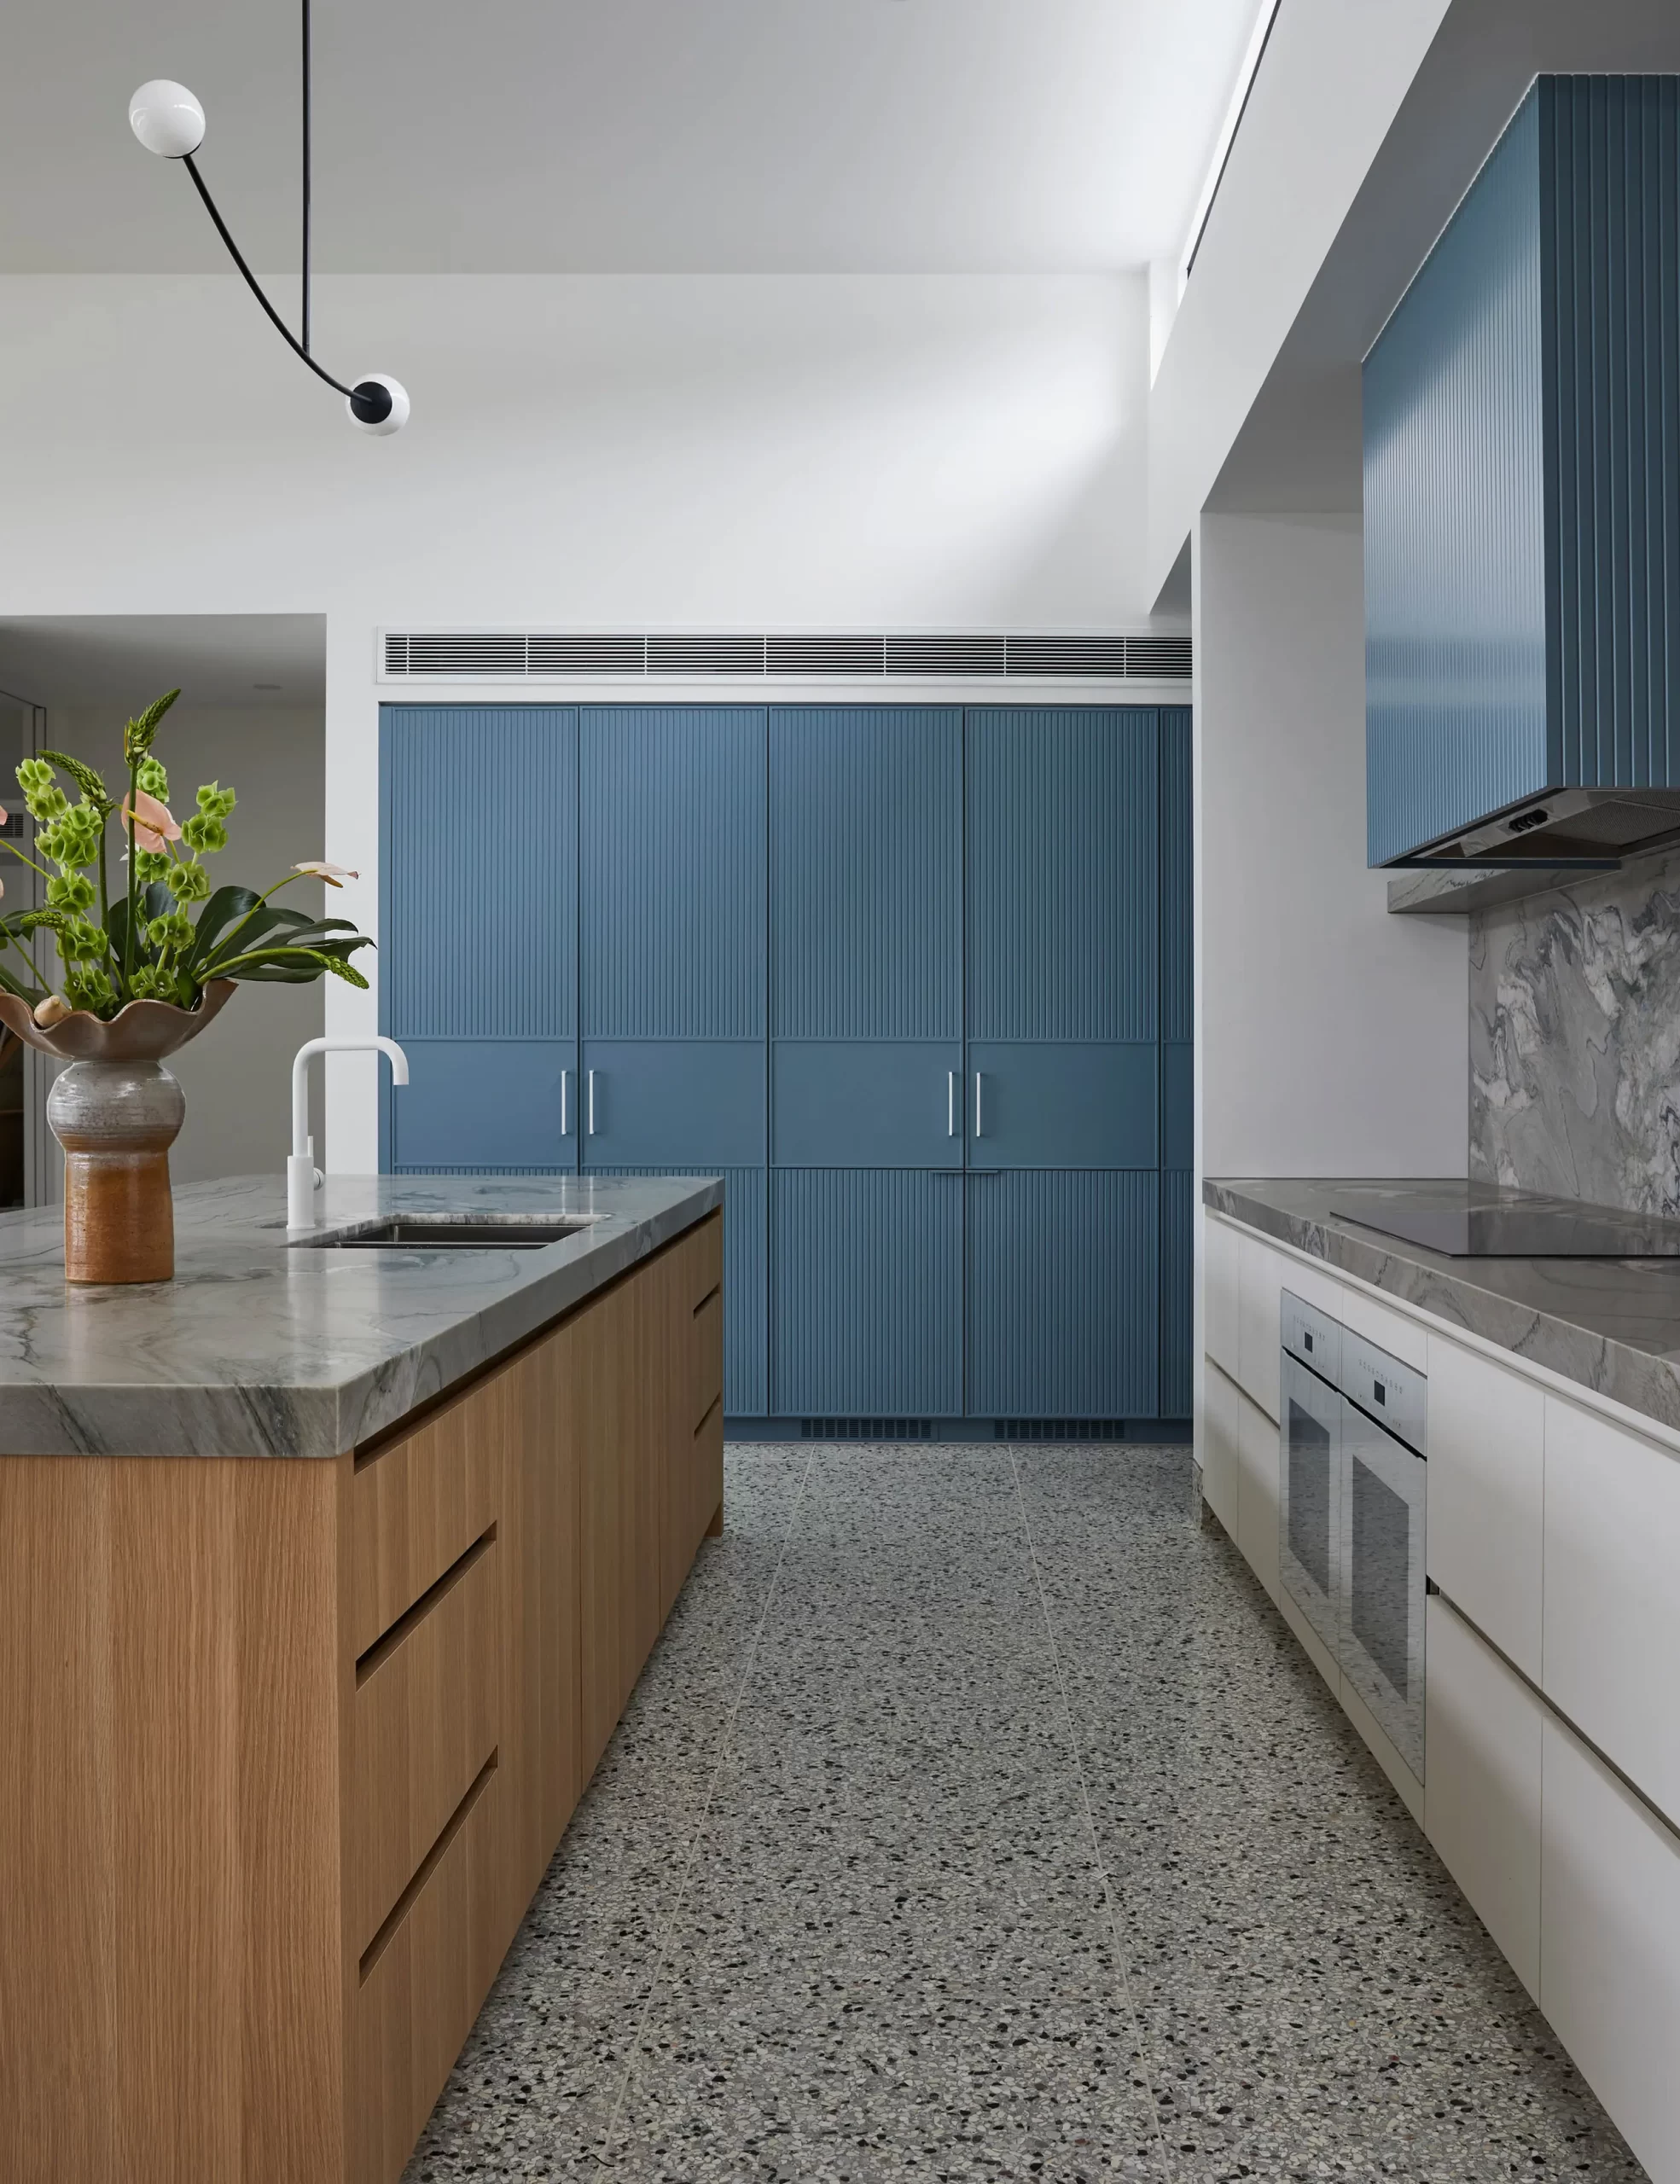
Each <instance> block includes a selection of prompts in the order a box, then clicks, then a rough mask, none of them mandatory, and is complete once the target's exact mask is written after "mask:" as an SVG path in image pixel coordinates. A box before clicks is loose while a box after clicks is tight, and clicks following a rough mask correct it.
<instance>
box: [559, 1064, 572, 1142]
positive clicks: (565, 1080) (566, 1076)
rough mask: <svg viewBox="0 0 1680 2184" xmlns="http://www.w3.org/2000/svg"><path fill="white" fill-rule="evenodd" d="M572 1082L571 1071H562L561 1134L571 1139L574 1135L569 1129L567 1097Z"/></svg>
mask: <svg viewBox="0 0 1680 2184" xmlns="http://www.w3.org/2000/svg"><path fill="white" fill-rule="evenodd" d="M571 1082H572V1072H571V1071H570V1070H569V1069H563V1070H561V1072H560V1134H561V1136H562V1137H570V1136H571V1135H572V1133H571V1131H570V1130H569V1129H567V1112H566V1095H567V1090H568V1089H570V1086H571Z"/></svg>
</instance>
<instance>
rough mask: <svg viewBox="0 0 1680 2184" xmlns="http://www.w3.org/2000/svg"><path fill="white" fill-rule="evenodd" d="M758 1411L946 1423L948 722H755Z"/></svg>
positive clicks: (957, 1330)
mask: <svg viewBox="0 0 1680 2184" xmlns="http://www.w3.org/2000/svg"><path fill="white" fill-rule="evenodd" d="M770 950H771V954H770V1085H771V1115H770V1147H771V1162H772V1173H771V1269H772V1274H771V1308H772V1309H771V1377H770V1394H771V1405H772V1409H774V1410H775V1411H776V1413H777V1414H781V1415H789V1416H797V1415H812V1414H816V1415H824V1416H827V1415H846V1416H861V1417H891V1416H917V1417H921V1416H951V1415H955V1414H957V1413H958V1412H959V1411H960V1409H961V1406H962V1180H961V1178H962V1158H963V1146H964V1113H965V1105H964V1100H963V1096H962V713H961V712H960V711H959V710H958V709H956V708H955V707H945V706H779V707H776V708H775V709H774V710H773V711H772V712H771V716H770Z"/></svg>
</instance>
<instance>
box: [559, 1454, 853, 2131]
mask: <svg viewBox="0 0 1680 2184" xmlns="http://www.w3.org/2000/svg"><path fill="white" fill-rule="evenodd" d="M784 1445H785V1444H784ZM816 1461H817V1446H816V1443H812V1444H811V1448H810V1449H809V1450H808V1451H807V1453H806V1456H805V1469H804V1470H803V1471H802V1472H800V1474H799V1490H798V1492H797V1493H796V1494H795V1495H794V1496H793V1507H792V1508H791V1509H790V1510H789V1511H788V1523H787V1525H786V1528H785V1529H784V1531H783V1532H782V1543H781V1545H780V1547H779V1548H777V1550H776V1567H775V1569H774V1570H772V1571H771V1572H770V1583H769V1584H768V1585H766V1586H765V1588H764V1606H762V1607H761V1608H760V1609H759V1620H758V1622H757V1623H755V1624H754V1625H753V1637H752V1641H751V1643H750V1644H749V1645H748V1647H747V1658H746V1660H745V1662H744V1663H743V1664H742V1665H741V1682H739V1684H738V1685H737V1686H736V1687H735V1697H734V1699H733V1700H732V1701H731V1702H730V1712H729V1719H728V1720H727V1721H726V1722H724V1731H723V1734H722V1735H721V1736H720V1737H719V1738H718V1751H717V1755H716V1757H714V1759H713V1761H712V1772H711V1775H710V1776H709V1777H708V1779H707V1781H706V1796H705V1798H704V1799H703V1800H702V1801H701V1804H700V1816H699V1818H698V1819H697V1820H696V1821H695V1827H694V1833H693V1834H692V1835H691V1836H690V1837H689V1849H688V1855H687V1856H686V1857H685V1858H684V1860H683V1874H682V1879H680V1881H679V1882H678V1883H677V1896H676V1900H675V1902H673V1903H672V1904H671V1910H670V1913H669V1915H668V1916H667V1918H666V1921H665V1925H664V1927H663V1929H662V1930H661V1931H660V1945H659V1954H658V1955H657V1956H656V1957H655V1958H654V1976H653V1978H651V1979H650V1980H649V1981H648V1994H647V1999H646V2001H644V2002H643V2003H642V2013H641V2016H640V2017H639V2018H637V2024H636V2030H635V2033H634V2034H633V2036H631V2042H630V2047H629V2053H628V2056H627V2059H626V2061H625V2074H624V2079H623V2082H622V2083H621V2084H620V2085H619V2090H618V2094H617V2097H616V2098H615V2099H614V2100H613V2112H612V2114H611V2116H610V2117H608V2118H607V2131H606V2135H605V2137H604V2139H603V2140H602V2151H601V2154H600V2156H599V2160H600V2165H601V2167H602V2169H606V2168H607V2167H609V2166H610V2164H611V2163H612V2158H613V2139H614V2137H615V2136H616V2135H617V2132H618V2129H619V2117H620V2116H621V2115H622V2114H623V2112H624V2106H625V2100H627V2099H628V2098H629V2095H630V2085H631V2079H632V2078H633V2077H635V2075H636V2064H637V2056H638V2055H639V2054H640V2053H641V2051H642V2040H643V2038H644V2037H645V2036H646V2034H647V2030H648V2021H649V2020H650V2018H652V2016H653V2013H654V1998H655V1997H656V1996H657V1995H658V1994H659V1991H660V1983H661V1981H662V1980H663V1978H664V1977H665V1968H666V1959H667V1957H668V1956H669V1954H670V1942H671V1930H672V1928H673V1927H674V1926H675V1925H676V1923H677V1919H678V1917H679V1916H680V1914H681V1913H682V1909H683V1904H684V1903H685V1902H687V1900H688V1894H689V1881H690V1879H692V1878H693V1875H694V1870H695V1860H696V1858H697V1857H698V1856H699V1853H700V1838H702V1837H703V1836H704V1834H705V1833H706V1821H707V1819H708V1818H709V1817H710V1815H711V1811H712V1795H713V1793H714V1792H715V1791H716V1789H717V1786H718V1778H719V1776H720V1775H722V1774H723V1771H724V1760H725V1759H726V1758H727V1757H728V1756H729V1751H730V1745H732V1744H733V1742H734V1741H735V1722H736V1720H737V1718H738V1716H739V1715H740V1713H741V1701H742V1700H743V1699H745V1698H746V1696H747V1685H748V1684H749V1683H751V1682H752V1681H753V1668H754V1665H755V1664H756V1662H757V1660H758V1656H759V1640H760V1639H761V1638H762V1637H763V1636H764V1625H765V1623H768V1622H769V1620H770V1606H771V1603H772V1602H773V1601H774V1600H775V1598H776V1589H777V1587H778V1586H779V1585H780V1583H781V1582H782V1564H783V1563H784V1562H785V1561H786V1560H787V1559H788V1541H789V1540H790V1539H791V1538H792V1537H793V1527H794V1525H795V1524H796V1523H797V1522H798V1521H799V1510H800V1507H802V1505H803V1503H804V1502H805V1488H806V1486H807V1485H808V1484H810V1481H811V1468H812V1466H813V1465H814V1464H815V1463H816ZM614 1734H617V1733H616V1731H615V1732H614Z"/></svg>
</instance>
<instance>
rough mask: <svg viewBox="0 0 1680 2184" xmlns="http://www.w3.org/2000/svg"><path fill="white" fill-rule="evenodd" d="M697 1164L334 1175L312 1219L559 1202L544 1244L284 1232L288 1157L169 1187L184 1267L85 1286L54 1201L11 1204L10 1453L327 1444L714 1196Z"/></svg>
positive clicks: (2, 1220)
mask: <svg viewBox="0 0 1680 2184" xmlns="http://www.w3.org/2000/svg"><path fill="white" fill-rule="evenodd" d="M723 1200H724V1186H723V1184H722V1182H720V1181H718V1179H717V1178H715V1177H706V1176H596V1177H591V1176H328V1179H327V1182H326V1183H325V1185H324V1186H323V1188H322V1189H321V1190H320V1191H318V1192H317V1194H316V1201H317V1209H318V1215H319V1220H318V1225H319V1226H320V1227H321V1228H323V1229H339V1228H349V1227H352V1226H354V1225H355V1224H357V1223H361V1222H364V1221H367V1220H369V1219H371V1218H374V1217H378V1216H380V1215H382V1214H389V1213H409V1214H415V1215H419V1216H422V1217H424V1216H437V1215H439V1214H462V1213H484V1214H491V1215H496V1214H504V1215H505V1214H510V1213H518V1214H525V1215H543V1214H555V1215H557V1214H568V1215H574V1216H585V1215H586V1216H590V1217H593V1221H592V1225H591V1226H590V1228H588V1229H580V1230H579V1231H578V1233H577V1234H575V1235H573V1236H570V1237H567V1238H566V1239H565V1240H563V1241H561V1242H559V1243H555V1244H551V1245H547V1246H543V1247H542V1248H540V1249H538V1250H534V1251H527V1250H518V1251H514V1250H509V1251H497V1250H490V1251H484V1250H472V1251H458V1250H457V1251H427V1250H423V1249H410V1248H407V1247H404V1248H401V1249H396V1250H388V1251H378V1252H369V1251H343V1252H334V1251H323V1250H312V1249H305V1248H300V1247H294V1246H288V1242H287V1234H286V1188H285V1182H284V1180H283V1178H282V1177H281V1176H241V1177H240V1178H238V1179H236V1180H234V1181H230V1182H216V1183H199V1184H193V1185H189V1186H187V1187H186V1188H182V1189H179V1190H177V1192H176V1194H175V1235H176V1253H175V1266H176V1275H175V1280H174V1281H170V1282H156V1283H149V1284H144V1285H137V1286H135V1287H101V1288H75V1287H70V1286H69V1285H68V1284H67V1282H66V1281H65V1279H64V1238H63V1230H62V1225H61V1215H60V1213H59V1211H58V1209H57V1208H56V1207H48V1208H43V1209H41V1210H39V1211H30V1212H24V1213H10V1214H3V1215H0V1455H141V1456H209V1455H214V1456H336V1455H341V1454H343V1453H344V1452H345V1451H346V1450H347V1449H353V1448H355V1447H356V1446H357V1445H358V1443H362V1442H364V1441H367V1440H369V1439H371V1438H373V1436H374V1435H375V1434H377V1433H380V1432H383V1431H384V1430H385V1429H386V1428H387V1427H388V1426H393V1425H396V1424H397V1423H398V1421H399V1420H402V1419H404V1418H405V1417H406V1416H407V1415H408V1414H409V1413H410V1411H412V1410H415V1409H417V1408H418V1407H420V1406H421V1404H423V1403H427V1402H429V1401H430V1400H431V1399H432V1397H434V1396H436V1395H438V1394H439V1393H440V1392H441V1391H443V1390H445V1389H446V1388H449V1387H451V1386H452V1385H455V1384H456V1383H457V1382H460V1381H464V1380H468V1378H470V1377H471V1375H472V1374H474V1373H475V1372H477V1371H479V1370H480V1368H483V1367H484V1366H485V1365H487V1364H489V1363H490V1362H491V1360H493V1359H494V1358H497V1357H498V1356H502V1355H503V1353H504V1352H506V1351H508V1350H511V1349H514V1347H516V1346H517V1345H519V1344H520V1343H521V1342H523V1341H525V1340H526V1339H528V1338H529V1337H531V1336H532V1335H533V1334H535V1333H538V1330H539V1329H541V1328H542V1327H545V1326H547V1325H548V1324H549V1322H550V1321H554V1320H555V1319H558V1318H559V1317H560V1316H561V1314H562V1313H564V1312H567V1311H569V1310H572V1309H573V1306H575V1305H577V1304H581V1303H582V1302H583V1301H584V1299H585V1298H588V1297H589V1296H590V1295H591V1294H592V1293H593V1292H595V1291H596V1290H597V1289H600V1288H602V1287H604V1285H605V1284H607V1282H609V1281H613V1279H614V1278H615V1277H616V1276H617V1275H620V1274H623V1273H624V1272H625V1271H626V1270H627V1269H629V1268H631V1267H632V1266H634V1265H635V1264H636V1263H637V1261H638V1260H639V1259H643V1258H648V1256H649V1255H650V1254H651V1253H652V1252H655V1251H657V1250H658V1249H659V1248H660V1246H661V1245H663V1244H666V1243H668V1242H669V1241H670V1240H671V1238H672V1237H674V1236H677V1235H680V1234H682V1232H683V1230H684V1229H689V1228H691V1227H692V1226H693V1225H694V1224H695V1223H696V1222H697V1221H700V1220H702V1219H704V1217H706V1214H708V1213H710V1212H711V1211H712V1210H713V1209H714V1208H715V1207H717V1206H719V1205H722V1204H723Z"/></svg>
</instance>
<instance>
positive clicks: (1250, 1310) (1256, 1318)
mask: <svg viewBox="0 0 1680 2184" xmlns="http://www.w3.org/2000/svg"><path fill="white" fill-rule="evenodd" d="M1288 1271H1289V1269H1288V1261H1287V1260H1286V1259H1285V1258H1283V1256H1282V1253H1281V1252H1275V1251H1273V1249H1272V1248H1271V1246H1270V1244H1264V1243H1262V1242H1261V1240H1260V1239H1259V1237H1258V1236H1245V1237H1244V1238H1243V1240H1242V1256H1241V1283H1242V1306H1241V1321H1242V1327H1241V1335H1242V1345H1241V1346H1242V1376H1241V1377H1242V1391H1243V1393H1244V1394H1245V1395H1246V1396H1247V1397H1248V1399H1249V1400H1250V1402H1251V1403H1256V1404H1258V1405H1259V1408H1260V1409H1262V1410H1263V1411H1264V1413H1265V1414H1266V1416H1267V1417H1268V1418H1271V1419H1275V1418H1276V1416H1277V1353H1278V1347H1279V1333H1278V1298H1279V1297H1280V1296H1281V1295H1282V1291H1283V1289H1284V1287H1285V1286H1286V1284H1287V1283H1288ZM1298 1293H1299V1292H1298Z"/></svg>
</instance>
